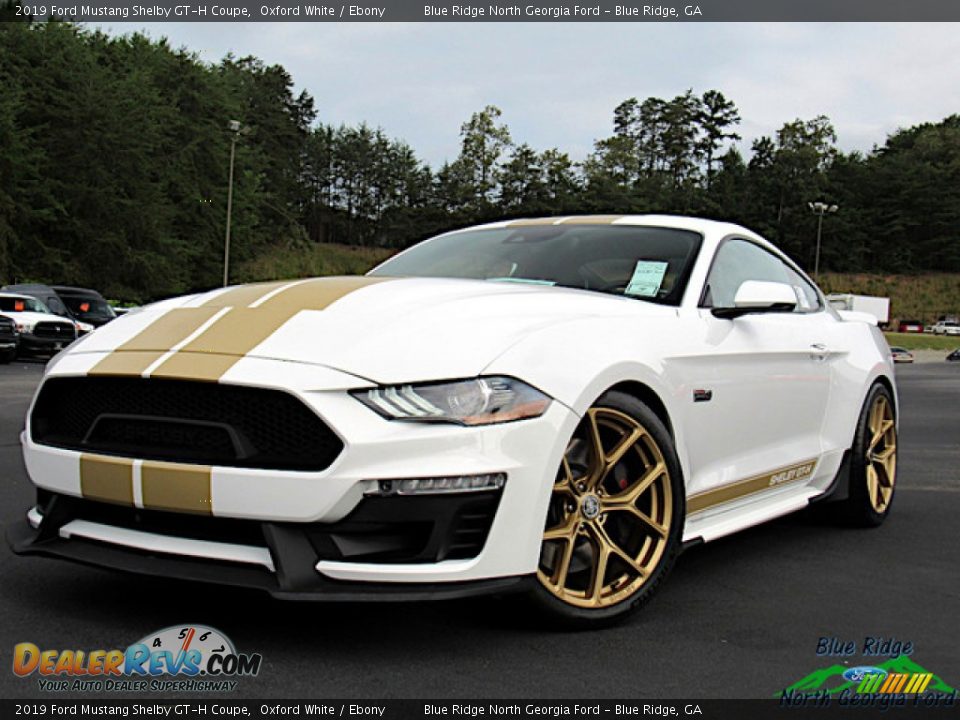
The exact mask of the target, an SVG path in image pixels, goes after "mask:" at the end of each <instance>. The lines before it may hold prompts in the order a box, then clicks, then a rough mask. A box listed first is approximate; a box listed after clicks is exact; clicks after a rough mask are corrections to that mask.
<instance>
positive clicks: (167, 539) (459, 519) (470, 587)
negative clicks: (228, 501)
mask: <svg viewBox="0 0 960 720" xmlns="http://www.w3.org/2000/svg"><path fill="white" fill-rule="evenodd" d="M38 495H39V496H38V505H37V506H36V507H34V508H33V509H32V510H31V511H30V513H29V514H28V518H27V521H26V522H23V523H17V524H15V525H13V526H11V527H10V528H8V530H7V541H8V543H9V544H10V547H11V549H12V550H13V551H14V552H15V553H17V554H18V555H28V556H29V555H33V556H40V557H50V558H58V559H62V560H69V561H73V562H79V563H83V564H86V565H92V566H96V567H104V568H110V569H114V570H120V571H124V572H131V573H139V574H145V575H153V576H159V577H173V578H178V579H183V580H191V581H198V582H205V583H214V584H221V585H229V586H235V587H246V588H252V589H257V590H263V591H266V592H268V593H270V594H271V595H273V596H274V597H277V598H281V599H290V600H310V601H318V600H322V601H334V602H336V601H397V600H414V599H419V600H443V599H453V598H458V597H467V596H471V595H480V594H492V593H508V592H516V591H521V590H523V589H525V588H526V587H528V586H529V583H530V581H531V580H532V578H533V576H532V575H529V576H513V577H500V578H493V579H487V580H474V581H465V582H459V583H377V582H348V581H342V580H334V579H331V578H328V577H325V576H324V575H322V574H320V573H318V572H317V571H316V569H315V568H316V565H317V563H318V562H319V561H320V559H321V558H322V557H325V556H326V557H331V556H340V557H344V556H351V555H353V556H360V555H364V554H366V555H368V556H373V557H379V560H380V561H381V562H384V563H391V562H395V561H396V559H397V558H398V557H404V555H405V554H406V555H410V554H411V553H414V552H415V553H417V554H419V555H420V556H422V557H423V558H430V559H434V560H435V559H436V558H438V557H445V556H449V555H451V554H456V552H457V547H456V545H457V541H458V539H459V540H461V541H463V539H464V538H467V539H468V542H475V541H476V540H477V537H476V532H477V531H476V530H475V529H474V528H472V527H471V526H470V523H469V520H468V522H467V523H464V516H467V517H469V516H470V515H471V514H472V515H473V516H476V515H478V514H480V515H484V514H487V513H489V514H490V517H491V518H492V513H490V511H491V510H495V509H496V505H497V503H498V502H499V499H500V498H499V493H498V492H494V493H476V494H473V495H471V494H469V493H468V494H462V495H459V496H450V497H446V498H436V497H409V498H371V499H369V500H368V501H367V502H366V504H363V503H362V504H361V506H360V507H358V509H357V511H356V512H354V513H352V514H351V516H350V518H348V519H347V520H346V521H343V522H340V523H335V524H331V525H327V524H298V523H269V522H266V523H259V522H255V521H235V520H226V521H224V520H218V519H213V518H205V519H199V518H188V519H185V518H183V516H179V515H174V514H171V513H157V512H151V511H137V510H127V509H124V508H119V507H117V506H109V505H105V504H102V503H94V502H91V501H88V500H80V499H77V498H71V497H67V496H64V495H55V494H51V493H47V492H44V491H40V492H39V493H38ZM491 495H492V497H491ZM484 496H485V497H484ZM438 500H439V501H440V502H437V501H438ZM423 501H426V502H423ZM396 502H401V503H405V504H407V505H408V507H407V508H400V510H401V511H402V516H403V518H404V519H403V520H401V521H397V519H396V517H395V516H396V512H394V511H395V510H396V508H390V507H389V504H390V503H396ZM164 515H166V516H167V517H162V516H164ZM178 523H179V524H181V525H183V526H184V527H185V528H186V529H187V533H186V534H185V533H183V532H180V533H177V534H174V535H167V534H165V532H164V530H166V531H170V530H171V528H172V527H173V526H175V525H176V524H178ZM474 524H475V523H474ZM204 525H207V527H204ZM211 525H213V526H214V527H210V526H211ZM217 525H219V527H216V526H217ZM417 529H421V530H422V529H426V532H417ZM204 536H205V539H204ZM212 538H216V539H212ZM483 539H485V535H484V536H483V537H482V538H481V546H482V540H483ZM231 540H232V542H230V541H231ZM461 544H462V542H461ZM391 556H392V557H391Z"/></svg>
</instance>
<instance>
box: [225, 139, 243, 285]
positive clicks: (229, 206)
mask: <svg viewBox="0 0 960 720" xmlns="http://www.w3.org/2000/svg"><path fill="white" fill-rule="evenodd" d="M227 128H229V130H230V132H231V133H233V136H232V137H231V138H230V180H229V182H228V184H227V236H226V238H225V239H224V241H223V286H224V287H226V286H227V282H228V281H229V279H230V216H231V214H232V213H233V160H234V158H235V157H236V153H237V139H238V138H239V137H240V130H241V128H240V121H239V120H231V121H230V122H228V123H227Z"/></svg>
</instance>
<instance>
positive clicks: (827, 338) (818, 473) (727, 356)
mask: <svg viewBox="0 0 960 720" xmlns="http://www.w3.org/2000/svg"><path fill="white" fill-rule="evenodd" d="M896 410H897V404H896V393H895V387H894V373H893V366H892V364H891V359H890V357H889V351H888V349H887V346H886V343H885V341H884V339H883V337H882V335H881V334H880V332H879V330H878V329H877V327H876V325H874V324H872V323H871V322H870V320H869V319H867V318H866V316H858V315H856V314H854V313H838V312H836V311H834V310H833V309H832V308H830V306H829V305H828V304H827V303H826V302H825V301H824V298H823V295H822V293H821V292H820V291H819V290H818V289H817V288H816V286H815V285H814V284H813V283H812V282H811V281H810V279H809V278H808V277H807V276H806V275H804V274H803V273H802V272H801V271H800V270H799V269H798V268H797V266H796V265H795V264H794V263H793V262H791V261H790V260H789V259H788V258H787V257H786V256H785V255H783V254H782V253H781V252H779V251H778V250H777V249H776V248H774V247H773V246H772V245H770V243H768V242H766V241H765V240H763V239H762V238H760V237H758V236H757V235H755V234H753V233H752V232H749V231H747V230H745V229H743V228H741V227H738V226H735V225H729V224H722V223H716V222H710V221H704V220H696V219H690V218H678V217H666V216H637V217H622V216H590V217H570V218H547V219H539V220H516V221H510V222H500V223H494V224H491V225H484V226H481V227H475V228H469V229H466V230H461V231H458V232H453V233H448V234H445V235H441V236H439V237H435V238H432V239H430V240H427V241H425V242H423V243H420V244H419V245H416V246H414V247H412V248H410V249H409V250H407V251H405V252H403V253H401V254H399V255H397V256H395V257H393V258H392V259H390V260H388V261H386V262H385V263H383V264H382V265H380V266H379V267H378V268H376V269H375V270H373V271H372V272H371V273H369V274H368V275H366V276H364V277H339V278H316V279H307V280H296V281H288V282H275V283H266V284H258V285H247V286H240V287H230V288H224V289H218V290H213V291H210V292H207V293H203V294H199V295H192V296H189V297H183V298H177V299H174V300H168V301H164V302H160V303H156V304H154V305H151V306H148V307H146V308H144V309H143V310H141V311H139V312H136V313H130V314H128V315H126V316H124V317H122V318H120V319H118V320H116V321H115V322H112V323H110V324H109V325H106V326H104V327H103V328H101V329H100V330H98V331H97V332H96V333H92V334H90V335H88V336H86V337H85V338H83V339H82V340H81V341H79V342H77V343H76V344H74V345H73V346H71V347H70V348H69V349H68V350H66V351H65V352H63V353H61V354H60V355H59V356H57V358H56V359H55V360H54V361H53V362H51V363H50V365H49V367H48V371H47V373H46V376H45V377H44V380H43V383H42V384H41V386H40V388H39V389H38V392H37V395H36V397H35V399H34V402H33V405H32V407H31V408H30V413H29V417H28V419H27V427H26V430H25V432H24V433H23V438H22V441H23V451H24V457H25V459H26V466H27V469H28V471H29V474H30V477H31V478H32V480H33V482H34V483H35V484H36V486H37V488H38V492H37V495H38V498H37V503H36V505H35V506H34V507H33V508H31V509H30V510H29V512H28V513H27V518H26V522H24V523H22V524H20V525H18V526H17V527H15V528H13V529H12V530H11V531H10V533H9V538H10V542H11V544H12V545H13V547H14V549H15V550H16V551H17V552H19V553H23V554H40V555H49V556H56V557H63V558H68V559H73V560H78V561H81V562H87V563H91V564H95V565H102V566H108V567H114V568H120V569H126V570H131V571H136V572H143V573H150V574H156V575H170V576H178V577H186V578H195V579H199V580H206V581H213V582H221V583H228V584H234V585H243V586H252V587H258V588H262V589H265V590H267V591H269V592H271V593H273V594H274V595H276V596H280V597H300V598H310V599H334V600H342V599H377V598H387V599H397V598H425V597H426V598H429V597H434V598H436V597H454V596H458V595H466V594H472V593H481V592H505V591H508V590H524V591H525V592H526V593H528V595H529V596H530V597H531V598H532V599H533V601H534V602H535V603H537V604H539V606H540V607H541V608H542V609H543V610H544V611H545V612H547V613H548V614H551V615H553V616H556V617H559V618H561V619H564V620H567V621H569V622H573V623H595V622H600V621H606V620H610V619H612V618H615V617H618V616H620V615H623V614H624V613H626V612H628V611H630V610H631V609H634V608H637V607H639V606H640V605H642V604H643V603H644V602H645V601H646V600H647V599H648V598H649V597H650V595H651V594H652V593H653V592H654V590H655V589H656V588H657V586H658V585H659V584H660V581H661V580H662V579H663V578H664V576H665V575H666V574H667V572H668V571H669V569H670V567H671V565H672V564H673V562H674V559H675V558H676V556H677V554H678V552H679V550H680V549H681V548H682V547H683V546H684V545H685V544H689V543H694V542H700V541H710V540H713V539H715V538H718V537H721V536H723V535H727V534H729V533H732V532H735V531H737V530H741V529H743V528H746V527H749V526H751V525H755V524H757V523H760V522H763V521H766V520H769V519H771V518H775V517H777V516H780V515H784V514H785V513H789V512H793V511H795V510H799V509H801V508H804V507H806V506H807V505H808V504H810V503H812V502H815V501H819V500H832V501H835V502H832V503H830V505H829V509H830V511H831V514H833V515H836V516H838V517H839V518H840V519H842V520H844V521H847V522H853V523H858V524H861V525H878V524H879V523H881V522H882V521H883V520H884V518H885V517H886V515H887V514H888V513H889V511H890V505H891V501H892V499H893V491H894V482H895V478H896V447H897V423H896ZM825 507H826V506H825Z"/></svg>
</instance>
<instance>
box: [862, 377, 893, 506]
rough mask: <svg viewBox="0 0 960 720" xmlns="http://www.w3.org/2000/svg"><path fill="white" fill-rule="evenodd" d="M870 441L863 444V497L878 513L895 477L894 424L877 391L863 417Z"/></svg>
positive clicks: (886, 406) (888, 500)
mask: <svg viewBox="0 0 960 720" xmlns="http://www.w3.org/2000/svg"><path fill="white" fill-rule="evenodd" d="M867 428H868V430H869V432H870V443H869V445H868V446H867V463H866V468H867V497H868V498H869V499H870V505H871V507H872V508H873V509H874V510H875V511H876V512H878V513H882V512H884V511H885V510H886V509H887V507H888V506H889V505H890V497H891V496H892V495H893V485H894V483H895V482H896V479H897V426H896V423H895V422H894V421H893V408H892V407H891V406H890V401H889V400H888V399H887V398H886V396H884V395H877V397H876V399H874V401H873V405H872V406H871V407H870V417H869V418H868V420H867Z"/></svg>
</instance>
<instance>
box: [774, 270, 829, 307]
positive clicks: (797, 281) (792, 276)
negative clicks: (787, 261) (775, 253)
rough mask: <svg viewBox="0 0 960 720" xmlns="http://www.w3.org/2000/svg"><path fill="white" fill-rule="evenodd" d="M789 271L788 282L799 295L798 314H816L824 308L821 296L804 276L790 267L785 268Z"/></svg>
mask: <svg viewBox="0 0 960 720" xmlns="http://www.w3.org/2000/svg"><path fill="white" fill-rule="evenodd" d="M784 267H785V268H786V269H787V277H788V278H789V280H788V282H789V283H790V284H791V285H792V286H793V291H794V292H795V293H796V294H797V309H796V312H816V311H817V310H820V309H821V308H822V307H823V306H822V305H821V304H820V295H818V294H817V290H816V288H814V287H813V285H811V284H810V281H809V280H807V279H806V278H805V277H803V275H801V274H800V273H798V272H796V271H795V270H794V269H793V268H792V267H790V266H789V265H785V266H784Z"/></svg>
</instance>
